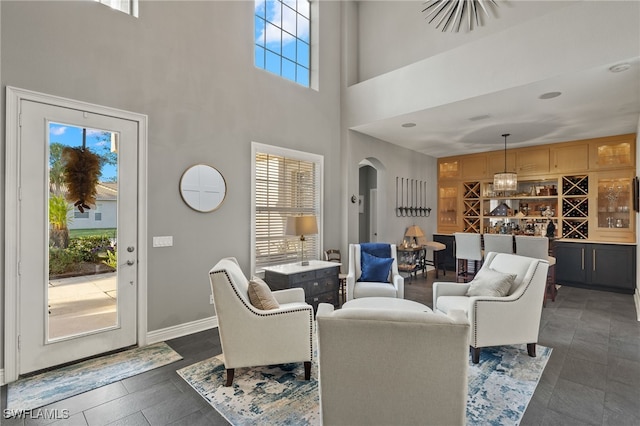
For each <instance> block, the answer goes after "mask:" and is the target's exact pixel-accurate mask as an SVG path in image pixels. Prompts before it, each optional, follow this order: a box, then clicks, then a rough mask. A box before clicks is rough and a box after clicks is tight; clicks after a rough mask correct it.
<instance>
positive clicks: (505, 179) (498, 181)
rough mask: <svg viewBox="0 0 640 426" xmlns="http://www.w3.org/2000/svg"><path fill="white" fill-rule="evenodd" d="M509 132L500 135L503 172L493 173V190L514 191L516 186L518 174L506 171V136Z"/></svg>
mask: <svg viewBox="0 0 640 426" xmlns="http://www.w3.org/2000/svg"><path fill="white" fill-rule="evenodd" d="M509 135H510V134H509V133H505V134H503V135H502V137H503V138H504V172H502V173H496V174H495V175H493V190H494V191H515V190H516V189H517V188H518V175H517V174H516V173H515V172H507V136H509Z"/></svg>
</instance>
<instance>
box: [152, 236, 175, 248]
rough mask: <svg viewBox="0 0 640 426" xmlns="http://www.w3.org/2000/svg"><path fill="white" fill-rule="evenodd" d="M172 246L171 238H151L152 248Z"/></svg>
mask: <svg viewBox="0 0 640 426" xmlns="http://www.w3.org/2000/svg"><path fill="white" fill-rule="evenodd" d="M172 245H173V236H166V237H153V246H154V247H171V246H172Z"/></svg>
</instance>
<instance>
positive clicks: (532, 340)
mask: <svg viewBox="0 0 640 426" xmlns="http://www.w3.org/2000/svg"><path fill="white" fill-rule="evenodd" d="M484 269H492V270H494V271H498V272H501V273H507V274H515V275H516V278H515V281H514V283H513V285H512V286H511V289H510V291H509V293H508V295H507V296H504V297H496V296H471V297H470V296H466V293H467V290H468V289H469V287H470V285H471V283H446V282H438V283H434V284H433V310H434V312H442V313H448V312H451V311H452V310H463V311H465V312H466V313H467V316H468V317H469V322H470V323H471V337H470V340H469V345H470V346H471V347H472V348H473V352H472V361H473V362H474V363H475V364H477V363H478V362H479V360H480V348H482V347H488V346H499V345H514V344H520V343H526V344H527V351H528V353H529V356H532V357H535V356H536V343H537V341H538V332H539V328H540V316H541V313H542V302H543V296H544V289H545V283H546V280H547V271H548V269H549V263H548V262H547V261H545V260H540V259H532V258H530V257H524V256H518V255H515V254H506V253H488V254H487V255H486V257H485V261H484V264H483V265H482V268H481V269H480V271H479V273H480V272H481V271H482V270H484Z"/></svg>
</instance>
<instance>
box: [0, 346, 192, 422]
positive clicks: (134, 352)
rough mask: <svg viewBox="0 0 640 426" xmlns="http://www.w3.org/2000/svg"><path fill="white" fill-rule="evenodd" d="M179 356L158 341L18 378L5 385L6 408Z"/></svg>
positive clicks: (31, 404) (26, 406) (35, 403)
mask: <svg viewBox="0 0 640 426" xmlns="http://www.w3.org/2000/svg"><path fill="white" fill-rule="evenodd" d="M180 359H182V357H181V356H180V355H179V354H178V353H177V352H175V351H174V350H173V349H171V348H170V347H169V346H168V345H167V344H166V343H163V342H161V343H156V344H154V345H149V346H145V347H142V348H135V349H131V350H127V351H122V352H118V353H115V354H111V355H106V356H103V357H99V358H93V359H89V360H86V361H82V362H79V363H77V364H72V365H69V366H66V367H62V368H58V369H55V370H51V371H47V372H44V373H41V374H37V375H34V376H30V377H26V378H23V379H19V380H16V381H15V382H12V383H9V385H8V386H7V409H10V410H21V411H26V410H33V409H35V408H39V407H42V406H45V405H48V404H51V403H53V402H56V401H60V400H62V399H65V398H69V397H72V396H75V395H79V394H81V393H83V392H87V391H90V390H92V389H96V388H99V387H100V386H105V385H108V384H110V383H113V382H117V381H118V380H122V379H126V378H127V377H131V376H135V375H136V374H140V373H143V372H145V371H149V370H152V369H154V368H158V367H161V366H163V365H167V364H170V363H172V362H174V361H178V360H180Z"/></svg>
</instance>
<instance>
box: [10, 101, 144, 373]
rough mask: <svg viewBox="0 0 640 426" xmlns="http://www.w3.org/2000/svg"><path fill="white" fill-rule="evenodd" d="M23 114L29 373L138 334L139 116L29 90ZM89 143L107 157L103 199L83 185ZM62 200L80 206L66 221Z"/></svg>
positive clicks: (23, 292)
mask: <svg viewBox="0 0 640 426" xmlns="http://www.w3.org/2000/svg"><path fill="white" fill-rule="evenodd" d="M20 113H21V117H20V122H21V125H20V133H19V136H18V147H17V152H18V158H19V161H18V169H17V176H18V182H17V184H18V194H19V195H18V199H19V202H18V208H17V247H16V251H17V260H18V265H19V266H18V268H17V276H16V277H15V279H16V282H17V298H18V304H17V306H18V308H17V310H18V311H17V315H16V319H17V321H18V324H17V329H18V355H17V361H18V362H17V363H18V371H17V372H18V374H24V373H28V372H32V371H36V370H40V369H44V368H48V367H51V366H56V365H60V364H63V363H67V362H70V361H74V360H78V359H82V358H85V357H88V356H92V355H96V354H100V353H104V352H108V351H111V350H115V349H119V348H123V347H126V346H130V345H134V344H135V343H136V342H137V327H136V318H137V313H136V306H137V303H136V292H137V291H136V290H137V289H136V286H137V275H138V274H137V268H138V265H137V261H138V241H137V235H138V231H137V226H138V224H137V217H138V206H137V203H138V201H137V200H138V181H137V177H138V143H139V141H138V125H139V123H138V122H136V121H131V120H127V119H121V118H114V117H112V116H107V115H101V114H97V113H93V112H88V111H83V110H79V109H73V108H67V107H61V106H54V105H50V104H46V103H40V102H35V101H31V100H24V99H23V100H21V101H20ZM7 125H10V124H9V123H8V124H7ZM62 149H64V150H65V151H64V152H65V153H66V154H65V155H67V156H65V157H64V158H66V159H67V160H68V159H69V158H70V157H69V156H68V154H69V153H70V154H73V155H77V154H78V153H82V154H80V158H79V160H78V161H76V162H75V163H71V162H67V163H65V162H64V161H62V163H61V160H60V153H61V150H62ZM87 152H90V153H93V154H98V155H99V157H98V158H99V159H100V160H99V167H100V173H101V176H100V177H99V179H98V181H99V182H100V183H99V185H98V188H97V195H96V200H95V201H93V200H91V197H90V196H88V195H87V194H86V193H85V192H83V189H82V188H84V186H83V185H84V184H82V182H81V181H82V179H85V178H87V177H88V176H89V175H90V172H89V170H90V169H91V163H90V161H89V160H90V159H91V158H89V157H91V156H90V155H88V154H87V155H85V154H86V153H87ZM93 159H94V160H95V159H96V157H93ZM61 164H66V166H65V167H66V169H65V171H64V173H62V175H64V176H65V177H66V180H64V179H63V180H62V181H61V180H60V176H61V170H60V167H61ZM72 166H73V167H72ZM71 169H74V170H75V176H76V178H75V179H73V178H72V177H71V176H72V173H71V171H70V170H71ZM72 182H75V183H76V186H79V187H80V188H81V189H80V190H79V191H73V190H72V189H73V185H72ZM68 194H71V195H73V194H76V198H77V200H76V198H69V197H68V196H67V195H68ZM69 196H70V195H69ZM62 199H64V200H65V202H64V204H63V205H62V207H61V206H60V200H62ZM56 201H57V202H58V205H57V207H56ZM75 201H78V202H79V203H77V204H79V206H80V207H78V206H75V207H74V206H73V205H74V202H75ZM82 201H84V202H82ZM67 203H68V204H67ZM83 204H84V207H82V206H83ZM61 208H63V209H64V208H69V209H70V210H69V211H68V213H67V216H66V226H64V225H65V224H64V222H65V217H64V212H63V213H60V209H61ZM56 214H57V216H56ZM61 222H62V224H61ZM59 228H62V234H65V232H64V228H67V229H70V231H69V233H70V237H71V238H70V239H69V240H67V241H65V238H66V237H67V236H66V235H61V232H60V229H59ZM83 236H84V237H83ZM78 238H81V239H80V240H78ZM82 238H84V239H82ZM79 241H82V242H79ZM7 249H8V250H11V249H12V248H10V247H8V248H7ZM108 265H111V268H110V267H108ZM109 271H111V272H109Z"/></svg>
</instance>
